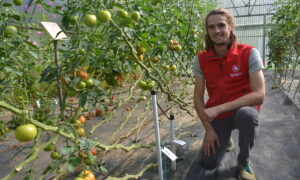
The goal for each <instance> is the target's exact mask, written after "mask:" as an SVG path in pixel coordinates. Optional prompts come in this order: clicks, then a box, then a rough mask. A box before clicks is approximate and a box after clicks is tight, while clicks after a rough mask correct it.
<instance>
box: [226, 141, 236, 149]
mask: <svg viewBox="0 0 300 180" xmlns="http://www.w3.org/2000/svg"><path fill="white" fill-rule="evenodd" d="M233 148H234V142H233V140H232V139H231V138H230V139H229V142H228V144H227V147H226V151H227V152H229V151H232V150H233Z"/></svg>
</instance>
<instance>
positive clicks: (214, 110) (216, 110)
mask: <svg viewBox="0 0 300 180" xmlns="http://www.w3.org/2000/svg"><path fill="white" fill-rule="evenodd" d="M204 114H206V115H207V116H208V118H207V119H206V120H208V121H209V122H211V121H213V120H214V119H215V117H217V116H218V115H219V114H221V108H220V106H215V107H210V108H207V109H204Z"/></svg>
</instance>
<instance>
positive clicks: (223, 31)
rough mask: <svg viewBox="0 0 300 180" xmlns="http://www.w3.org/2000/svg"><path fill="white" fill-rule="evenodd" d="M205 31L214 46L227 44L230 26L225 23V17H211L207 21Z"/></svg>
mask: <svg viewBox="0 0 300 180" xmlns="http://www.w3.org/2000/svg"><path fill="white" fill-rule="evenodd" d="M207 31H208V35H209V37H210V39H211V40H212V42H213V44H214V46H225V45H227V44H228V43H229V36H230V32H231V31H232V26H231V25H229V24H228V23H227V21H226V17H225V16H222V15H218V14H217V15H211V16H209V17H208V19H207Z"/></svg>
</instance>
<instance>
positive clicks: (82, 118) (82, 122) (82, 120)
mask: <svg viewBox="0 0 300 180" xmlns="http://www.w3.org/2000/svg"><path fill="white" fill-rule="evenodd" d="M78 120H79V121H80V122H81V124H84V123H85V121H86V120H85V117H84V116H80V117H79V119H78Z"/></svg>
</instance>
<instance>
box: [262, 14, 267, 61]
mask: <svg viewBox="0 0 300 180" xmlns="http://www.w3.org/2000/svg"><path fill="white" fill-rule="evenodd" d="M266 24H267V22H266V15H265V14H264V29H263V64H264V66H265V64H266V28H267V26H266Z"/></svg>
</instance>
